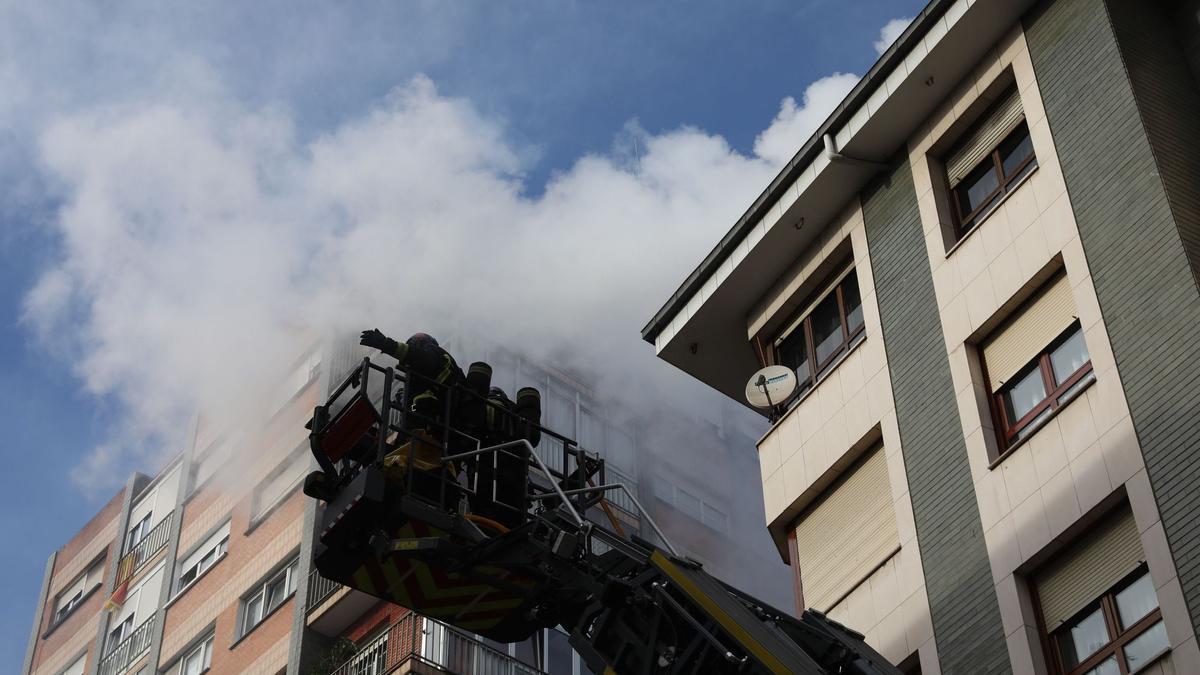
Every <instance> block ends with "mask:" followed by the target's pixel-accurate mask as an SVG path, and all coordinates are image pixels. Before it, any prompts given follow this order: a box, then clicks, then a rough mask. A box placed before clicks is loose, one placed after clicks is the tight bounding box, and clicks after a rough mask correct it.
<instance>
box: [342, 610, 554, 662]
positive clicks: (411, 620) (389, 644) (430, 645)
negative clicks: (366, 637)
mask: <svg viewBox="0 0 1200 675" xmlns="http://www.w3.org/2000/svg"><path fill="white" fill-rule="evenodd" d="M389 673H423V674H424V673H453V674H456V675H458V674H461V675H467V674H468V673H469V674H470V675H545V674H544V673H543V672H542V671H540V670H538V669H537V668H534V667H532V666H528V665H525V664H524V663H521V662H520V661H518V660H516V659H514V658H513V657H511V656H509V655H508V654H505V653H503V652H500V651H497V650H495V649H493V648H491V647H489V646H488V645H486V644H484V643H483V642H482V641H480V640H478V639H476V638H474V637H471V636H470V635H466V634H464V633H460V632H459V631H457V630H456V629H454V628H451V627H450V626H447V625H446V624H444V623H441V622H440V621H434V620H433V619H427V618H425V617H422V616H419V615H416V614H406V615H405V616H404V617H403V618H401V619H400V620H399V621H397V622H396V623H394V624H392V625H391V626H389V627H388V628H387V630H385V631H384V632H383V633H382V634H380V635H379V637H377V638H375V639H374V640H371V641H370V642H368V643H366V644H364V645H362V646H361V647H360V648H359V649H358V652H357V653H355V655H354V656H352V657H350V658H349V659H348V660H347V661H346V662H345V663H343V664H342V665H341V666H339V667H338V668H337V669H335V670H333V671H331V672H330V673H329V674H328V675H387V674H389Z"/></svg>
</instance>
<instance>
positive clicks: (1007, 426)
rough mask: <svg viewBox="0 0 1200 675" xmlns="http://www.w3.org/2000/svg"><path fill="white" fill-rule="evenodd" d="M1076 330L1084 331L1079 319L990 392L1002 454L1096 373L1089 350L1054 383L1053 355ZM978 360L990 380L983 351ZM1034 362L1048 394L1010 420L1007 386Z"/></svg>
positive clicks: (1022, 439)
mask: <svg viewBox="0 0 1200 675" xmlns="http://www.w3.org/2000/svg"><path fill="white" fill-rule="evenodd" d="M1076 331H1079V332H1080V333H1082V332H1083V326H1082V325H1081V324H1080V323H1079V321H1074V322H1072V323H1071V325H1070V327H1068V328H1067V329H1066V330H1065V331H1063V332H1062V333H1060V334H1059V335H1058V337H1056V338H1054V340H1052V341H1051V342H1050V344H1048V345H1046V347H1044V348H1043V349H1042V351H1041V352H1039V353H1038V355H1037V356H1036V357H1034V358H1033V359H1031V360H1030V361H1029V362H1028V363H1026V364H1025V365H1024V366H1021V368H1020V370H1018V371H1017V372H1016V374H1015V375H1013V376H1012V377H1011V378H1009V381H1008V382H1006V383H1005V386H1003V387H1000V388H999V389H997V390H996V391H994V392H992V393H991V408H992V417H993V418H994V421H995V424H996V435H997V441H998V442H999V443H1000V452H1001V454H1003V453H1004V452H1005V451H1007V450H1010V449H1012V448H1013V447H1015V446H1016V445H1017V444H1019V443H1020V442H1021V441H1024V440H1025V438H1028V436H1026V437H1025V438H1019V437H1018V435H1019V434H1020V433H1021V432H1023V431H1025V429H1026V428H1028V427H1029V426H1030V425H1031V424H1034V423H1035V420H1037V419H1038V417H1039V416H1041V415H1042V414H1043V413H1045V412H1046V411H1047V410H1051V411H1057V410H1058V409H1059V408H1062V407H1063V406H1065V405H1066V404H1068V403H1070V402H1071V401H1072V400H1074V397H1072V398H1071V399H1068V400H1066V401H1063V400H1061V399H1062V398H1063V394H1065V393H1067V392H1068V391H1070V390H1071V388H1072V387H1074V386H1075V385H1077V384H1079V382H1080V381H1081V380H1083V378H1085V377H1088V376H1089V375H1091V374H1092V373H1093V371H1092V354H1091V351H1090V350H1089V351H1088V360H1087V361H1086V362H1084V364H1083V365H1082V366H1079V368H1078V369H1076V370H1075V372H1074V373H1071V375H1070V376H1068V377H1067V378H1066V379H1065V380H1063V382H1062V384H1058V385H1056V384H1055V383H1054V366H1053V365H1052V364H1051V362H1050V354H1051V353H1052V352H1053V351H1054V350H1055V349H1057V348H1058V347H1059V346H1060V345H1062V344H1063V343H1064V342H1066V341H1067V339H1068V338H1070V337H1071V336H1072V335H1074V334H1075V332H1076ZM1084 346H1085V347H1086V346H1087V343H1086V340H1085V342H1084ZM979 359H980V362H981V363H983V372H984V375H985V380H987V381H989V382H990V380H989V379H988V378H987V377H986V374H987V363H986V362H985V360H984V358H983V355H982V353H981V354H980V356H979ZM1035 364H1036V366H1035V367H1036V368H1037V369H1038V370H1039V371H1040V372H1041V375H1042V388H1043V389H1045V390H1046V397H1045V398H1043V399H1042V401H1041V402H1040V403H1038V404H1037V405H1035V406H1034V407H1033V408H1031V409H1030V410H1029V412H1027V413H1025V415H1023V416H1022V417H1021V418H1020V419H1018V420H1010V419H1008V407H1007V406H1006V405H1005V404H1004V393H1005V392H1006V391H1007V390H1008V385H1009V384H1010V383H1012V382H1014V381H1019V379H1020V378H1018V376H1019V375H1024V374H1025V373H1027V372H1029V368H1030V366H1034V365H1035ZM1054 414H1055V413H1054V412H1051V416H1053V415H1054Z"/></svg>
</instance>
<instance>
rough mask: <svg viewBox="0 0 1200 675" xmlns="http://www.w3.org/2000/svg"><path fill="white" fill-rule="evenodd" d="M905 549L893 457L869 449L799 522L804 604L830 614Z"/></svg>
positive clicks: (880, 449) (808, 508)
mask: <svg viewBox="0 0 1200 675" xmlns="http://www.w3.org/2000/svg"><path fill="white" fill-rule="evenodd" d="M899 548H900V534H899V531H898V530H897V529H896V512H895V507H894V506H893V504H892V488H891V484H890V483H889V482H888V470H887V456H886V455H885V454H884V451H883V447H882V446H876V447H875V448H873V449H871V450H869V451H867V453H866V455H865V456H863V457H862V458H861V459H860V460H859V461H858V462H856V464H855V465H854V466H853V467H851V468H850V469H849V470H848V471H847V472H846V473H845V474H843V475H842V476H841V477H840V478H839V479H838V481H837V482H836V483H834V484H833V485H832V486H831V487H830V488H829V489H828V490H826V491H825V493H824V494H822V495H821V496H820V497H818V498H817V500H816V501H815V502H814V503H813V504H811V505H809V506H808V507H807V508H806V509H805V511H804V512H803V513H802V514H801V516H800V518H799V520H798V521H797V522H796V549H797V553H798V555H797V557H798V560H793V561H792V564H793V565H798V566H799V568H800V574H801V575H802V577H801V578H802V581H803V583H804V602H805V604H806V605H807V606H809V607H812V608H813V609H816V610H819V611H822V612H828V611H829V610H830V609H832V608H833V607H834V606H835V605H837V603H838V602H839V601H840V600H841V598H843V597H845V596H846V595H847V594H848V593H849V592H850V591H852V590H854V589H855V588H857V587H858V585H859V584H861V583H862V582H863V581H864V580H866V579H867V578H868V577H869V575H870V574H871V573H872V571H874V570H876V569H878V568H879V566H880V565H881V564H883V563H885V562H886V561H887V560H888V558H890V557H891V556H892V555H893V554H894V553H895V552H896V551H897V550H898V549H899Z"/></svg>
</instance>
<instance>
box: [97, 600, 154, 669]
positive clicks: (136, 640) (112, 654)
mask: <svg viewBox="0 0 1200 675" xmlns="http://www.w3.org/2000/svg"><path fill="white" fill-rule="evenodd" d="M153 639H154V615H153V614H151V615H150V618H149V619H146V620H145V621H143V622H142V625H140V626H138V627H137V628H135V629H134V630H133V632H132V633H130V634H129V637H127V638H125V639H124V640H121V641H120V642H119V643H117V645H116V646H115V647H113V648H112V649H111V650H109V652H108V653H107V654H105V655H104V658H103V659H101V660H100V668H99V670H97V671H96V673H97V675H120V674H121V673H124V672H125V670H126V669H127V668H129V666H131V665H133V662H134V661H137V660H138V657H140V656H141V655H142V654H144V653H146V650H147V649H150V642H151V640H153Z"/></svg>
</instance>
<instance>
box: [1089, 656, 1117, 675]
mask: <svg viewBox="0 0 1200 675" xmlns="http://www.w3.org/2000/svg"><path fill="white" fill-rule="evenodd" d="M1087 675H1121V668H1120V666H1118V665H1117V657H1115V656H1110V657H1108V658H1107V659H1104V660H1103V661H1101V662H1100V665H1098V666H1096V667H1095V668H1092V669H1091V670H1089V671H1087Z"/></svg>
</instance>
